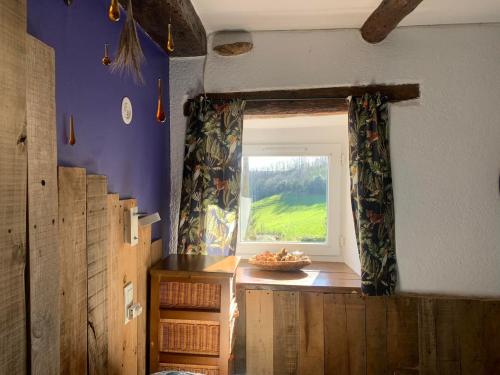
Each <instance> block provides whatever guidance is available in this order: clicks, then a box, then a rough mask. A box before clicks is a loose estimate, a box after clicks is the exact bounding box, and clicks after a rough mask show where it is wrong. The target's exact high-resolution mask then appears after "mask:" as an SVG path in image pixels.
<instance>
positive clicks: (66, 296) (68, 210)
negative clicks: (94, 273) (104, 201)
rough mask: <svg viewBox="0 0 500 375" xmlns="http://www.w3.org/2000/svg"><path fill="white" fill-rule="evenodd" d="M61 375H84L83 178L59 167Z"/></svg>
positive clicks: (79, 172) (82, 174)
mask: <svg viewBox="0 0 500 375" xmlns="http://www.w3.org/2000/svg"><path fill="white" fill-rule="evenodd" d="M58 185H59V259H60V275H59V306H60V314H61V318H60V362H61V374H67V375H70V374H86V373H87V210H86V207H87V178H86V174H85V169H83V168H65V167H59V176H58Z"/></svg>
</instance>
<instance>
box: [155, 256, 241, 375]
mask: <svg viewBox="0 0 500 375" xmlns="http://www.w3.org/2000/svg"><path fill="white" fill-rule="evenodd" d="M238 262H239V258H238V257H234V256H230V257H216V256H205V255H170V256H168V257H167V258H165V259H162V260H161V261H160V262H159V263H157V264H156V265H155V266H154V267H153V268H152V269H151V271H150V275H151V289H150V293H151V299H150V300H151V308H150V369H151V372H156V371H162V370H183V371H191V372H196V373H201V374H205V375H228V374H229V361H230V357H231V352H232V348H233V343H234V334H233V332H234V326H235V320H236V318H237V316H238V307H237V305H236V299H235V272H236V267H237V266H238Z"/></svg>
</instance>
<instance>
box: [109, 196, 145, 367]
mask: <svg viewBox="0 0 500 375" xmlns="http://www.w3.org/2000/svg"><path fill="white" fill-rule="evenodd" d="M136 205H137V203H136V201H135V199H127V200H119V197H118V194H108V195H107V222H108V237H107V243H108V246H107V247H108V258H107V266H108V269H107V280H108V288H107V291H108V304H107V306H108V374H110V375H122V374H123V375H128V374H130V375H133V374H136V373H137V332H138V331H137V320H136V319H134V320H132V321H130V322H128V323H127V324H125V312H124V308H123V306H124V300H123V299H124V296H123V288H124V286H125V285H127V284H128V283H129V282H132V283H133V284H134V289H135V288H136V287H137V253H136V248H135V247H132V246H130V245H128V244H126V243H125V242H124V240H123V230H124V229H123V217H124V216H123V215H124V211H125V209H130V208H132V207H135V206H136ZM135 293H137V292H136V291H135V290H134V294H135Z"/></svg>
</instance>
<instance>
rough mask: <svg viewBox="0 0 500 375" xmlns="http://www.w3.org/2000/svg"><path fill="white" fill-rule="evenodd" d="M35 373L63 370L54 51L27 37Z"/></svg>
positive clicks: (32, 365) (30, 289) (31, 270)
mask: <svg viewBox="0 0 500 375" xmlns="http://www.w3.org/2000/svg"><path fill="white" fill-rule="evenodd" d="M27 54H28V55H27V60H26V61H27V69H26V103H27V107H26V111H27V136H28V224H29V236H28V239H29V244H28V248H29V291H30V292H29V311H30V319H29V321H30V341H31V373H32V374H59V325H60V323H59V248H58V229H57V227H58V221H59V220H58V202H57V144H56V111H55V53H54V50H53V49H52V48H50V47H49V46H47V45H45V44H43V43H42V42H40V41H39V40H37V39H35V38H33V37H32V36H29V35H28V36H27Z"/></svg>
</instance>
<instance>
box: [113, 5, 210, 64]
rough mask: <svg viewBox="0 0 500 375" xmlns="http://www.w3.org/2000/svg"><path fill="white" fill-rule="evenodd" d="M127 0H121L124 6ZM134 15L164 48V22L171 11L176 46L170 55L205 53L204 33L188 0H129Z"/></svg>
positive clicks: (181, 55) (165, 37)
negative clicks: (130, 0)
mask: <svg viewBox="0 0 500 375" xmlns="http://www.w3.org/2000/svg"><path fill="white" fill-rule="evenodd" d="M127 2H128V0H120V3H121V4H122V6H123V7H124V8H126V7H127ZM132 5H133V8H134V18H135V20H136V21H137V22H138V23H139V25H141V27H142V28H143V29H144V31H145V32H146V33H148V34H149V36H150V37H151V38H152V39H153V40H154V41H155V42H156V43H158V45H159V46H161V48H162V49H164V50H165V51H166V46H167V38H168V34H167V33H168V31H167V25H168V22H169V19H170V15H171V20H172V21H171V23H172V34H173V38H174V45H175V49H174V52H172V53H170V56H172V57H187V56H203V55H206V54H207V36H206V32H205V28H204V27H203V24H202V23H201V20H200V17H198V15H197V14H196V11H195V9H194V7H193V5H192V4H191V1H190V0H132Z"/></svg>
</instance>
